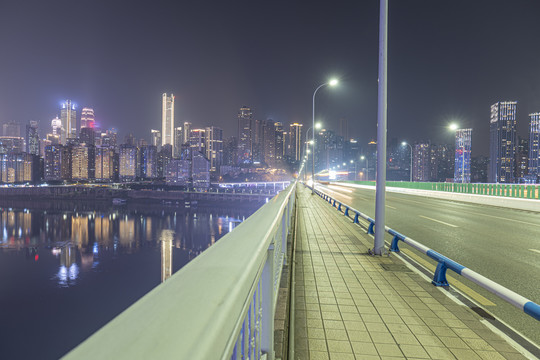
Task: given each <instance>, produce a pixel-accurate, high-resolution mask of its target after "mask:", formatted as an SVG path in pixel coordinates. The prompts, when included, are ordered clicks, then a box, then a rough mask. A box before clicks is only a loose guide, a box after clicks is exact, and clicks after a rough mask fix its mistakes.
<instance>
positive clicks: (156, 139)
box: [150, 129, 161, 148]
mask: <svg viewBox="0 0 540 360" xmlns="http://www.w3.org/2000/svg"><path fill="white" fill-rule="evenodd" d="M150 132H151V134H152V135H151V136H152V141H151V142H150V143H151V144H152V145H154V146H159V148H161V131H159V130H154V129H152V130H150Z"/></svg>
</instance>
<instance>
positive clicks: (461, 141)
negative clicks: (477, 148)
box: [454, 129, 472, 184]
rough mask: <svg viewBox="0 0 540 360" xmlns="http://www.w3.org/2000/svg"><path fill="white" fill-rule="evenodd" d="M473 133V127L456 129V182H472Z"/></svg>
mask: <svg viewBox="0 0 540 360" xmlns="http://www.w3.org/2000/svg"><path fill="white" fill-rule="evenodd" d="M471 133H472V129H458V130H456V155H455V161H454V164H455V166H454V182H455V183H464V184H465V183H470V182H471Z"/></svg>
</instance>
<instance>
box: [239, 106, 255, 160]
mask: <svg viewBox="0 0 540 360" xmlns="http://www.w3.org/2000/svg"><path fill="white" fill-rule="evenodd" d="M252 162H253V113H252V112H251V109H250V108H249V107H247V106H243V107H241V108H240V111H239V112H238V163H239V164H251V163H252Z"/></svg>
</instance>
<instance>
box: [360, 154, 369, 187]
mask: <svg viewBox="0 0 540 360" xmlns="http://www.w3.org/2000/svg"><path fill="white" fill-rule="evenodd" d="M360 160H366V180H367V181H369V161H368V157H367V156H364V155H362V156H360Z"/></svg>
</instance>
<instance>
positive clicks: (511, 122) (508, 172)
mask: <svg viewBox="0 0 540 360" xmlns="http://www.w3.org/2000/svg"><path fill="white" fill-rule="evenodd" d="M516 111H517V101H500V102H497V103H495V104H493V105H491V119H490V125H489V137H490V143H489V157H490V163H489V173H488V182H492V183H512V182H514V161H515V152H516Z"/></svg>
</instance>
